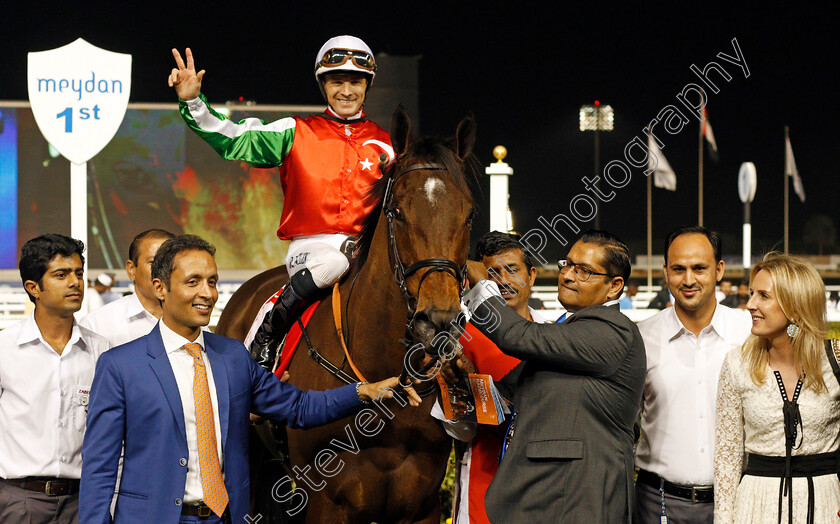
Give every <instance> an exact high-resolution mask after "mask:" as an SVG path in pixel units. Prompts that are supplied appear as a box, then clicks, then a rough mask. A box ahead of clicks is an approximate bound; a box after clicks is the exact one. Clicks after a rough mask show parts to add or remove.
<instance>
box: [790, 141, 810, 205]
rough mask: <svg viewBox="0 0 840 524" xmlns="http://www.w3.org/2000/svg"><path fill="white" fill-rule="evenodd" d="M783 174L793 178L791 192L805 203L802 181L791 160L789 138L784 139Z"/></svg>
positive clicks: (794, 162)
mask: <svg viewBox="0 0 840 524" xmlns="http://www.w3.org/2000/svg"><path fill="white" fill-rule="evenodd" d="M785 174H786V175H787V176H791V177H793V190H794V191H796V194H797V195H798V196H799V200H801V201H802V202H805V187H804V186H803V185H802V179H801V178H799V171H798V170H797V169H796V160H794V159H793V148H792V147H791V146H790V137H785Z"/></svg>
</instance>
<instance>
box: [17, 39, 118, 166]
mask: <svg viewBox="0 0 840 524" xmlns="http://www.w3.org/2000/svg"><path fill="white" fill-rule="evenodd" d="M27 77H28V78H27V82H28V87H29V102H30V103H31V104H32V114H33V115H34V116H35V122H37V123H38V127H39V128H40V129H41V133H43V134H44V137H45V138H46V139H47V141H48V142H49V143H50V144H52V145H53V146H54V147H55V148H56V149H57V150H58V151H59V152H60V153H61V154H62V155H64V156H65V157H67V159H69V160H70V161H71V162H73V163H75V164H82V163H84V162H87V161H88V160H90V159H91V158H92V157H93V156H94V155H96V154H97V153H99V152H100V151H101V150H102V148H103V147H105V145H106V144H108V142H110V141H111V139H112V138H113V137H114V135H115V134H116V132H117V129H119V127H120V123H121V122H122V120H123V117H124V116H125V109H126V107H127V106H128V95H129V92H130V90H131V55H127V54H123V53H114V52H111V51H106V50H104V49H101V48H99V47H96V46H94V45H91V44H89V43H88V42H85V41H84V40H82V39H81V38H79V39H78V40H76V41H75V42H72V43H70V44H67V45H66V46H63V47H59V48H57V49H52V50H50V51H41V52H36V53H29V63H28V73H27Z"/></svg>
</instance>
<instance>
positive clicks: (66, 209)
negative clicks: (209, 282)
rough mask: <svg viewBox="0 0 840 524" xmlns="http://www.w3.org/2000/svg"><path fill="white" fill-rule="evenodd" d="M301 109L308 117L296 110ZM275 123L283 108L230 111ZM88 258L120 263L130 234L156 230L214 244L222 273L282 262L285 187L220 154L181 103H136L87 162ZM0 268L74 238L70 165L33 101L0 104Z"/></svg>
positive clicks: (94, 263) (99, 263)
mask: <svg viewBox="0 0 840 524" xmlns="http://www.w3.org/2000/svg"><path fill="white" fill-rule="evenodd" d="M297 114H300V113H297ZM251 116H256V117H258V118H261V119H263V120H265V121H273V120H277V119H279V118H283V117H286V116H291V113H287V112H283V111H263V110H243V111H236V110H235V111H232V112H231V114H230V118H231V119H233V120H240V119H242V118H246V117H251ZM87 172H88V202H87V205H88V228H89V229H88V243H89V246H88V259H89V266H90V267H95V268H121V267H123V265H124V263H125V259H126V257H127V254H128V246H129V244H130V242H131V240H132V238H133V237H134V236H135V235H136V234H137V233H139V232H141V231H144V230H146V229H150V228H162V229H166V230H169V231H171V232H173V233H175V234H179V233H193V234H196V235H200V236H202V237H204V238H205V239H207V240H209V241H210V242H212V243H213V244H214V245H215V246H216V248H217V250H218V251H217V254H216V259H217V261H218V264H219V267H221V268H224V269H266V268H269V267H274V266H276V265H279V264H282V263H283V262H284V259H285V255H286V243H285V242H281V241H280V240H278V239H277V236H276V229H277V225H278V224H279V221H280V213H281V211H282V209H283V193H282V191H281V189H280V180H279V175H278V172H277V169H276V168H273V169H258V168H253V167H250V166H248V165H247V164H245V163H242V162H231V161H227V160H224V159H222V158H220V157H219V156H218V155H217V154H216V153H215V151H213V150H212V149H211V148H210V147H209V146H208V145H207V144H205V143H204V142H203V141H202V140H201V139H200V138H198V136H196V135H195V134H194V133H193V132H192V131H190V130H189V129H188V128H187V126H186V124H184V122H183V120H182V119H181V117H180V115H179V114H178V111H177V109H176V108H175V106H174V105H173V106H172V108H171V109H143V108H138V107H132V106H131V105H130V106H129V109H128V110H127V111H126V115H125V119H124V120H123V122H122V125H121V126H120V129H119V131H118V132H117V134H116V136H115V137H114V139H113V140H112V141H111V142H110V143H109V144H108V146H106V147H105V149H103V150H102V151H101V152H100V153H99V154H98V155H96V156H95V157H94V158H93V159H91V160H90V161H89V162H88V163H87ZM0 206H2V213H0V269H13V268H16V267H17V260H18V254H19V252H20V246H21V245H22V244H23V243H24V242H26V240H28V239H30V238H33V237H35V236H38V235H41V234H44V233H62V234H66V235H69V234H70V163H69V161H68V160H66V159H65V158H63V157H62V156H60V155H59V154H58V152H57V151H56V150H55V149H53V148H52V147H51V146H50V145H49V144H48V143H47V142H46V140H45V139H44V137H43V135H41V132H40V131H39V130H38V127H37V125H36V123H35V120H34V118H33V116H32V111H31V110H30V109H29V108H28V107H9V106H3V105H2V104H0Z"/></svg>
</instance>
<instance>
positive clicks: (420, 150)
mask: <svg viewBox="0 0 840 524" xmlns="http://www.w3.org/2000/svg"><path fill="white" fill-rule="evenodd" d="M453 148H454V144H453V142H452V140H444V139H440V138H434V137H426V138H421V139H419V140H417V141H415V142H414V143H412V144H411V145H409V147H408V149H407V150H406V151H405V153H404V154H402V155H400V157H398V158H397V160H396V161H395V162H394V163H393V164H392V165H391V167H390V168H388V170H387V171H386V173H385V174H384V175H383V176H382V178H380V179H379V180H377V181H376V182H375V183H374V184H373V186H371V188H370V190H369V191H368V193H367V195H366V196H365V202H366V203H367V204H368V205H373V206H374V207H373V208H372V210H371V212H370V214H369V215H368V216H367V217H365V220H364V223H363V225H362V232H361V233H360V234H359V241H358V256H357V258H356V269H357V270H358V269H361V268H362V266H364V263H365V261H366V260H367V256H368V254H369V252H370V246H371V244H372V242H373V234H374V232H375V231H376V226H377V224H378V222H379V215H380V214H381V212H382V199H383V198H384V197H385V189H386V187H387V186H388V180H390V179H391V178H392V177H394V176H396V175H397V173H398V172H399V170H400V169H402V168H403V167H404V166H408V165H411V164H417V163H422V162H433V163H439V164H443V166H444V167H445V168H446V170H447V171H448V172H449V174H450V176H451V178H452V181H453V182H454V183H455V186H456V187H457V188H458V189H460V190H461V191H462V193H463V194H464V195H466V196H467V198H469V200H470V202H471V203H472V202H473V199H472V191H471V190H470V186H469V182H468V180H469V179H468V177H471V178H472V179H473V180H477V173H478V161H477V160H476V159H475V157H474V156H472V155H471V156H469V157H467V159H466V160H465V161H461V159H460V158H458V155H456V154H455V152H454V150H453Z"/></svg>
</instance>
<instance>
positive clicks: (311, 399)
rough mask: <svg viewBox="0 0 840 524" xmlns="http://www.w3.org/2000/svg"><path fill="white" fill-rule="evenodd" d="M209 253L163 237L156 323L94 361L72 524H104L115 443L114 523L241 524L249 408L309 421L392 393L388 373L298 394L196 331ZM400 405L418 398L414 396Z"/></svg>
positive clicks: (229, 346)
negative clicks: (75, 517) (368, 381)
mask: <svg viewBox="0 0 840 524" xmlns="http://www.w3.org/2000/svg"><path fill="white" fill-rule="evenodd" d="M214 253H215V248H213V246H211V245H210V244H209V243H207V242H206V241H204V240H202V239H201V238H199V237H196V236H193V235H182V236H180V237H175V238H172V239H170V240H167V241H166V242H164V243H163V244H162V245H161V246H160V248H159V249H158V252H157V254H156V255H155V258H154V262H153V263H152V283H153V285H154V289H155V295H156V296H157V298H158V299H159V300H160V301H161V305H162V308H163V316H162V318H161V321H160V322H159V323H158V325H157V326H156V327H155V328H154V329H153V330H152V331H151V333H149V334H148V335H146V336H144V337H141V338H139V339H136V340H134V341H132V342H129V343H128V344H125V345H123V346H119V347H117V348H115V349H113V350H111V351H108V352H106V353H105V354H104V355H103V357H104V358H100V359H99V361H98V363H97V367H96V373H95V376H94V380H93V385H92V387H91V393H90V411H89V413H88V419H87V434H86V438H85V441H84V444H83V446H82V459H83V466H82V479H81V494H80V504H79V506H80V510H79V522H80V523H81V524H88V523H107V522H109V520H110V514H109V506H110V504H111V498H112V497H113V495H114V487H115V486H114V483H115V481H116V476H117V465H118V463H119V457H120V450H121V448H122V446H123V445H124V446H125V461H124V465H123V470H122V478H121V481H120V486H119V494H118V498H117V503H116V508H115V514H114V520H115V522H116V523H118V524H122V523H135V522H136V523H138V524H139V523H143V524H148V523H151V522H154V523H155V524H166V523H172V524H176V523H178V522H200V523H207V524H213V523H219V522H228V523H229V522H243V519H246V517H247V516H248V502H249V501H248V497H249V480H248V418H249V413H257V414H260V415H263V416H266V417H270V418H273V419H276V420H278V421H281V422H284V423H286V424H287V425H289V426H290V427H295V428H299V427H310V426H317V425H321V424H325V423H327V422H331V421H334V420H337V419H341V418H343V417H346V416H348V415H350V414H352V413H354V412H356V411H358V410H359V409H360V408H361V407H362V406H363V403H366V402H369V401H370V400H373V399H377V398H386V397H387V398H389V397H391V396H393V393H392V391H390V390H389V388H393V387H396V384H397V379H396V377H394V378H392V379H389V380H385V381H382V382H378V383H376V384H361V383H359V384H355V385H349V386H344V387H342V388H338V389H334V390H329V391H307V392H303V391H301V390H299V389H298V388H296V387H294V386H292V385H290V384H287V383H285V382H281V381H279V380H278V379H277V377H275V376H274V375H272V374H270V373H268V372H267V371H265V370H263V369H262V368H261V367H260V366H258V365H257V364H256V363H255V362H254V361H253V360H252V359H251V357H250V355H249V353H248V351H247V350H246V349H245V346H243V345H242V343H241V342H239V341H237V340H233V339H229V338H225V337H221V336H216V335H213V334H212V333H209V332H206V331H203V330H202V327H204V326H206V325H207V324H208V323H209V321H210V313H211V312H212V310H213V305H214V304H215V303H216V300H217V299H218V296H219V294H218V291H217V289H216V282H217V280H218V274H217V270H216V263H215V261H214V259H213V255H214ZM410 394H414V393H413V392H411V393H410ZM410 401H411V403H412V404H413V405H419V402H418V401H419V398H418V397H411V398H410ZM254 518H256V516H255V517H254Z"/></svg>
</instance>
